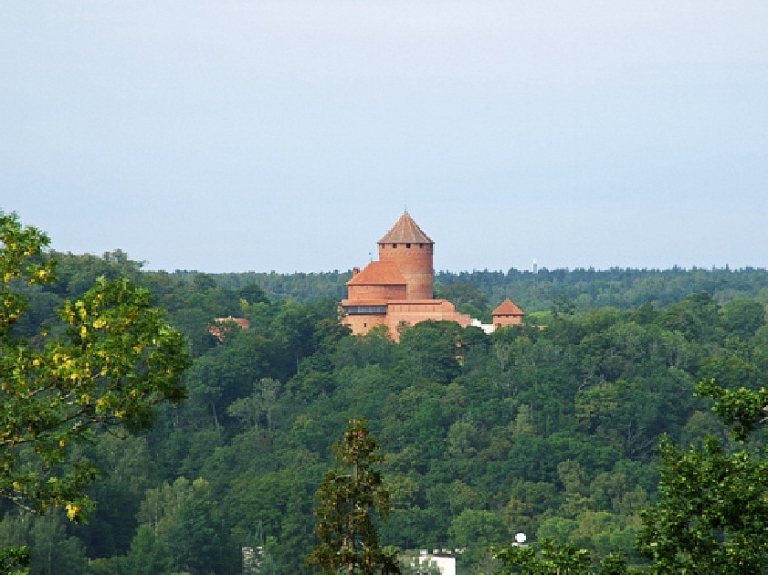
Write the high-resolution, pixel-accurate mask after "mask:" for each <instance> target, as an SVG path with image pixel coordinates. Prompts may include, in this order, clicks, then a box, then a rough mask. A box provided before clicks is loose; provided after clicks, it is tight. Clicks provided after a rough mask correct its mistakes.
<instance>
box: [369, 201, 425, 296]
mask: <svg viewBox="0 0 768 575" xmlns="http://www.w3.org/2000/svg"><path fill="white" fill-rule="evenodd" d="M434 247H435V242H433V241H432V240H431V239H430V238H429V236H428V235H427V234H425V233H424V232H423V231H422V229H421V228H420V227H419V226H418V224H417V223H416V222H415V221H413V218H412V217H411V216H410V215H409V214H408V212H407V211H406V212H405V213H404V214H403V215H402V216H400V219H399V220H397V223H396V224H395V225H394V226H392V229H391V230H389V231H388V232H387V233H386V234H385V235H384V237H383V238H381V239H380V240H379V261H381V262H393V263H395V264H397V267H398V268H399V269H400V273H401V274H403V277H404V278H405V282H406V294H405V299H432V298H433V297H434V295H435V293H434V287H433V278H434V274H435V270H434V266H433V258H434V252H435V250H434Z"/></svg>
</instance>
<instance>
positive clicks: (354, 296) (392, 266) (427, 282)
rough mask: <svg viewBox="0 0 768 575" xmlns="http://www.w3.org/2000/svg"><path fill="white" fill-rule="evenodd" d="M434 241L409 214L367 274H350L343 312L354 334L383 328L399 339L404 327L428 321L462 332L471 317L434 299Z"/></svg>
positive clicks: (387, 238) (383, 244)
mask: <svg viewBox="0 0 768 575" xmlns="http://www.w3.org/2000/svg"><path fill="white" fill-rule="evenodd" d="M434 247H435V242H433V241H432V240H431V239H430V238H429V236H427V234H425V233H424V232H423V231H422V229H421V228H420V227H419V226H418V224H417V223H416V222H415V221H414V220H413V218H412V217H411V216H410V215H409V214H408V212H405V213H404V214H403V215H402V216H401V217H400V219H399V220H398V221H397V223H395V225H394V226H393V227H392V229H391V230H389V231H388V232H387V233H386V234H385V235H384V237H383V238H381V239H380V240H379V259H378V261H373V262H371V263H369V264H368V265H367V266H366V267H365V269H363V270H362V271H360V269H359V268H354V269H353V270H352V273H353V276H352V279H351V280H349V281H348V282H347V299H345V300H342V302H341V308H342V311H343V313H344V315H345V318H344V323H345V324H346V325H348V326H349V327H350V328H351V329H352V333H353V334H354V335H361V334H365V333H368V331H369V330H370V329H371V328H374V327H377V326H380V325H383V326H386V327H387V328H388V330H389V334H390V336H391V337H392V338H393V339H394V340H395V341H397V340H398V339H399V335H400V334H399V327H400V326H401V325H414V324H416V323H419V322H421V321H426V320H430V319H431V320H447V321H455V322H456V323H458V324H459V325H461V326H462V327H467V326H468V325H471V323H472V318H471V317H470V316H468V315H466V314H463V313H459V312H457V311H456V308H455V307H454V305H453V304H452V303H451V302H449V301H448V300H444V299H434V287H433V286H434V275H435V271H434V267H433V256H434Z"/></svg>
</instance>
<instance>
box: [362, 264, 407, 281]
mask: <svg viewBox="0 0 768 575" xmlns="http://www.w3.org/2000/svg"><path fill="white" fill-rule="evenodd" d="M406 283H407V282H406V281H405V278H404V277H403V274H402V272H401V271H400V268H399V267H398V266H397V264H396V263H395V262H392V261H383V262H371V263H369V264H368V265H367V266H365V269H364V270H363V271H361V272H360V273H359V274H356V275H355V276H354V277H353V278H352V279H351V280H349V281H348V282H347V285H348V286H371V285H373V286H381V285H385V286H395V285H406Z"/></svg>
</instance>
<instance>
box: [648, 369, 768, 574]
mask: <svg viewBox="0 0 768 575" xmlns="http://www.w3.org/2000/svg"><path fill="white" fill-rule="evenodd" d="M697 393H698V394H699V395H702V396H705V397H710V398H712V399H714V400H715V401H716V403H715V406H714V407H713V410H714V411H715V413H716V414H717V415H718V416H719V417H720V418H721V419H722V420H723V421H724V422H725V423H726V424H728V425H730V426H731V428H732V435H733V439H734V441H735V442H736V446H737V449H736V450H729V449H727V446H726V445H725V444H724V442H722V441H721V440H719V439H717V438H715V437H714V436H709V437H707V438H706V439H705V441H704V445H703V447H694V448H692V449H690V450H688V451H684V450H682V449H680V448H678V447H676V446H674V445H673V444H672V443H671V441H669V439H664V440H663V441H662V443H661V446H660V452H661V481H660V483H659V494H660V498H659V502H658V503H657V504H656V505H654V506H653V507H650V508H649V509H647V510H645V511H644V512H643V513H642V517H643V522H644V526H643V529H642V530H641V532H640V535H639V537H638V542H639V544H640V550H641V552H642V553H643V554H644V555H646V556H647V557H649V558H651V559H653V562H654V568H655V569H656V572H658V573H671V572H676V573H703V574H708V573H712V574H714V573H765V572H766V565H768V530H767V529H766V517H768V458H766V457H765V452H764V449H765V448H763V450H762V453H761V450H758V449H757V447H756V446H754V445H748V444H747V439H748V438H749V435H750V434H751V433H752V432H753V431H754V430H755V429H756V428H757V426H758V425H760V424H762V423H763V422H764V417H765V410H766V405H768V390H766V389H765V388H763V389H761V390H759V391H757V392H755V391H750V390H747V389H745V388H741V389H738V390H725V389H723V388H721V387H718V386H716V385H715V384H714V382H711V381H710V382H704V383H700V384H699V385H698V386H697Z"/></svg>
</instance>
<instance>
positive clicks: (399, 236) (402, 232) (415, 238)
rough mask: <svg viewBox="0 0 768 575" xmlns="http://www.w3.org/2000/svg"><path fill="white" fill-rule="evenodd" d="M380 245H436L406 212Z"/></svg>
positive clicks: (381, 240)
mask: <svg viewBox="0 0 768 575" xmlns="http://www.w3.org/2000/svg"><path fill="white" fill-rule="evenodd" d="M379 243H380V244H405V243H411V244H434V243H435V242H433V241H432V240H431V239H430V238H429V236H428V235H427V234H425V233H424V232H423V231H422V229H421V228H420V227H419V224H417V223H416V222H415V221H413V218H412V217H411V215H410V214H409V213H408V212H405V213H404V214H403V215H402V216H400V219H399V220H397V223H396V224H395V225H394V226H392V229H391V230H389V231H388V232H387V233H386V234H385V235H384V237H383V238H381V239H380V240H379Z"/></svg>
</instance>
